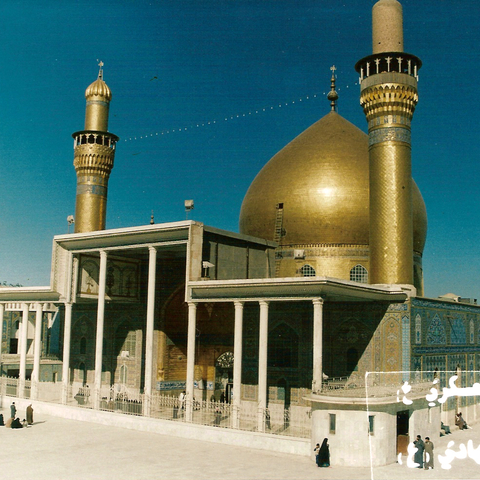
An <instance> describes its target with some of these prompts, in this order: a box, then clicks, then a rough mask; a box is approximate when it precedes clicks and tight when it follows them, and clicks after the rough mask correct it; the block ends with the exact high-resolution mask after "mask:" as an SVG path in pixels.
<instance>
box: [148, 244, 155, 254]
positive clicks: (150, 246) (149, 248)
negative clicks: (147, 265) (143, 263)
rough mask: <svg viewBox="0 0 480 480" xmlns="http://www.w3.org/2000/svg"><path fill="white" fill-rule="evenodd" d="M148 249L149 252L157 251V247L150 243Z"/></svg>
mask: <svg viewBox="0 0 480 480" xmlns="http://www.w3.org/2000/svg"><path fill="white" fill-rule="evenodd" d="M148 251H149V252H156V251H157V247H154V246H153V245H149V246H148Z"/></svg>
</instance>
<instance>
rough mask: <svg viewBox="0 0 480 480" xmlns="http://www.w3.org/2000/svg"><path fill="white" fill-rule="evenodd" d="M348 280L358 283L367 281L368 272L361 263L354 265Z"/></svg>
mask: <svg viewBox="0 0 480 480" xmlns="http://www.w3.org/2000/svg"><path fill="white" fill-rule="evenodd" d="M350 281H351V282H358V283H368V272H367V269H366V268H365V267H363V266H362V265H355V266H354V267H353V268H352V269H351V270H350Z"/></svg>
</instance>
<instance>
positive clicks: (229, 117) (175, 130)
mask: <svg viewBox="0 0 480 480" xmlns="http://www.w3.org/2000/svg"><path fill="white" fill-rule="evenodd" d="M355 86H358V83H357V82H355ZM343 88H350V85H346V86H344V87H343ZM337 90H338V91H339V92H340V91H341V90H342V89H341V88H337ZM327 94H328V92H322V93H314V94H313V95H305V96H304V97H300V98H299V99H298V100H292V101H291V102H284V103H278V104H277V103H276V104H275V105H269V106H266V107H261V108H256V109H251V110H249V111H248V112H245V113H237V114H234V115H227V116H225V117H223V118H222V119H221V120H210V121H206V122H199V123H196V124H195V123H194V124H192V125H190V126H188V127H179V128H171V129H168V130H167V129H166V130H162V131H160V132H154V133H147V134H145V135H136V136H130V137H128V138H125V139H124V140H123V141H124V142H133V141H135V140H143V139H146V138H151V137H160V136H162V135H169V134H171V133H180V132H186V131H188V130H193V129H195V128H201V127H207V126H208V125H214V124H217V123H221V122H228V121H230V120H236V119H237V118H239V119H241V118H244V117H245V118H246V117H248V116H251V115H257V114H259V113H263V112H268V111H271V110H275V109H277V108H282V107H288V106H291V105H295V104H298V103H300V102H304V101H306V100H312V99H314V98H318V97H320V96H326V95H327Z"/></svg>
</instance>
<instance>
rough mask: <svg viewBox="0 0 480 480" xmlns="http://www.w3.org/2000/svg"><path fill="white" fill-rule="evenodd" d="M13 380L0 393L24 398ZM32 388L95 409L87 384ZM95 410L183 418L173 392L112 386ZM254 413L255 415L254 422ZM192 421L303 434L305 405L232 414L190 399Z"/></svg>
mask: <svg viewBox="0 0 480 480" xmlns="http://www.w3.org/2000/svg"><path fill="white" fill-rule="evenodd" d="M19 383H20V382H19V379H18V378H10V377H0V395H2V396H7V397H17V398H30V396H31V395H30V394H31V382H30V381H26V382H25V388H24V390H23V392H20V385H19ZM35 387H36V388H35V391H36V399H37V400H40V401H44V402H50V403H58V404H60V403H62V402H63V398H66V404H67V405H71V406H77V407H80V408H95V403H96V402H95V401H94V391H93V389H92V388H91V387H89V386H88V385H82V384H78V383H77V384H71V385H69V386H68V388H67V391H66V394H65V392H64V391H63V388H64V387H63V384H62V383H58V382H39V383H37V385H36V386H35ZM147 407H148V408H147ZM98 409H99V410H103V411H109V412H114V413H118V414H125V415H142V416H143V415H145V416H146V415H148V416H149V417H151V418H158V419H163V420H170V421H176V422H185V421H186V409H187V403H186V401H185V400H180V399H179V397H178V396H174V395H166V394H161V393H160V392H154V393H153V394H152V396H151V397H150V398H147V397H146V395H145V394H143V393H139V392H136V391H133V390H131V389H130V390H126V389H125V388H122V386H119V385H113V386H111V387H109V386H105V387H102V389H101V391H100V393H99V399H98ZM234 413H236V415H234ZM259 417H261V420H260V422H259ZM192 423H195V424H198V425H205V426H213V427H219V428H236V429H239V430H246V431H252V432H253V431H258V430H259V429H260V430H261V431H263V432H265V433H271V434H276V435H287V436H293V437H301V438H309V437H310V435H311V409H310V407H304V406H295V405H292V406H290V408H284V406H283V405H282V404H272V405H270V408H267V409H264V410H260V411H259V410H258V406H257V403H256V402H254V401H242V402H241V404H240V408H239V409H238V412H234V406H233V405H232V404H230V403H224V402H217V401H209V400H202V401H198V400H195V399H194V401H193V405H192ZM259 425H260V426H259Z"/></svg>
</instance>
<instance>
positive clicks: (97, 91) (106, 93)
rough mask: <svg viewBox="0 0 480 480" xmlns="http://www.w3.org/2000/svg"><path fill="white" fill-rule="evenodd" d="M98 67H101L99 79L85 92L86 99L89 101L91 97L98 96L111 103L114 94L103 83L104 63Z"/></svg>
mask: <svg viewBox="0 0 480 480" xmlns="http://www.w3.org/2000/svg"><path fill="white" fill-rule="evenodd" d="M98 66H99V67H100V69H99V71H98V78H97V79H96V80H95V81H94V82H93V83H92V84H91V85H90V86H89V87H88V88H87V89H86V90H85V98H86V99H87V100H88V99H89V98H90V97H94V96H96V97H102V98H103V99H104V100H105V101H107V102H109V101H110V100H111V99H112V92H111V90H110V88H108V85H107V84H106V83H105V82H104V81H103V68H102V67H103V62H100V63H99V64H98Z"/></svg>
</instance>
